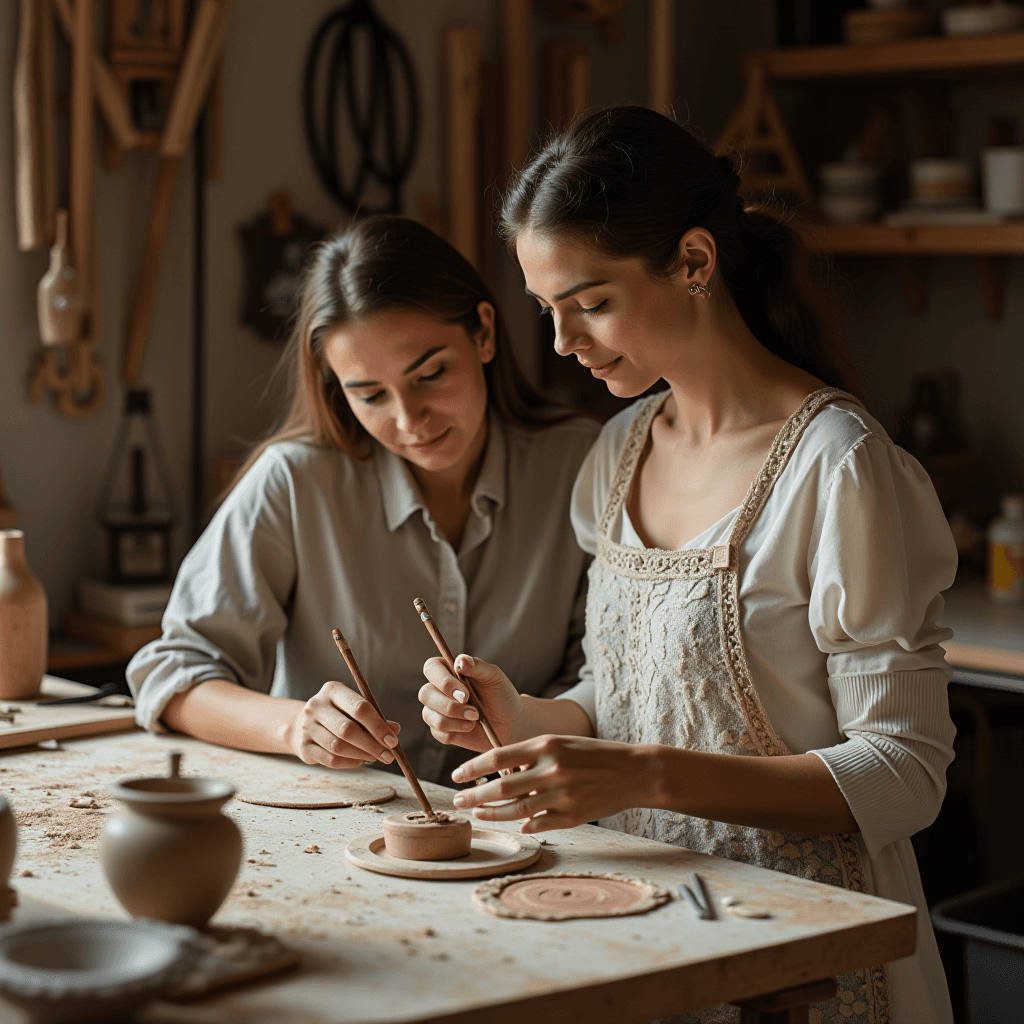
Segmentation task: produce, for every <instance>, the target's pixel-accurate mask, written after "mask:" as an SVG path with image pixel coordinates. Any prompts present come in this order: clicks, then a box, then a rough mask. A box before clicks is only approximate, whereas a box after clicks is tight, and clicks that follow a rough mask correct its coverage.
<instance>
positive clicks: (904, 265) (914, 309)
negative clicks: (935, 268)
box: [900, 256, 929, 316]
mask: <svg viewBox="0 0 1024 1024" xmlns="http://www.w3.org/2000/svg"><path fill="white" fill-rule="evenodd" d="M928 270H929V260H928V257H927V256H902V257H901V258H900V284H901V285H902V286H903V301H904V302H905V303H906V304H907V310H908V311H909V312H910V313H913V315H914V316H920V315H921V314H922V313H923V312H924V307H925V305H926V303H927V300H928Z"/></svg>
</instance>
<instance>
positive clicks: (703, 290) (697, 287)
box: [690, 281, 711, 299]
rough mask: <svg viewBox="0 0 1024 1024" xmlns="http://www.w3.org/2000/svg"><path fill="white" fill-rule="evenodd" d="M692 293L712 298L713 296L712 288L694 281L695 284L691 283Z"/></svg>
mask: <svg viewBox="0 0 1024 1024" xmlns="http://www.w3.org/2000/svg"><path fill="white" fill-rule="evenodd" d="M690 294H691V295H703V296H704V297H705V298H706V299H710V298H711V289H710V288H708V287H707V286H705V285H702V284H697V282H696V281H694V282H693V284H691V285H690Z"/></svg>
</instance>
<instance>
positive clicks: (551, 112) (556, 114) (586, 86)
mask: <svg viewBox="0 0 1024 1024" xmlns="http://www.w3.org/2000/svg"><path fill="white" fill-rule="evenodd" d="M543 83H544V120H545V121H546V122H547V123H548V124H549V125H550V126H551V127H552V128H555V129H558V128H563V127H565V125H567V124H568V123H569V122H570V121H571V120H572V119H573V118H574V117H575V116H576V115H577V114H578V113H580V111H582V110H585V109H586V106H587V102H588V96H589V91H590V59H589V58H588V56H587V44H586V42H585V41H584V40H582V39H569V38H565V39H552V40H551V41H550V42H548V43H546V44H545V46H544V51H543Z"/></svg>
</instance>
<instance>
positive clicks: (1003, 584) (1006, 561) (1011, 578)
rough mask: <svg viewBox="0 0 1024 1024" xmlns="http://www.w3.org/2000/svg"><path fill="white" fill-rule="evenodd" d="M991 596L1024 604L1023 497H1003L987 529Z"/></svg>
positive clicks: (1018, 495) (1019, 495) (995, 598)
mask: <svg viewBox="0 0 1024 1024" xmlns="http://www.w3.org/2000/svg"><path fill="white" fill-rule="evenodd" d="M988 593H989V597H991V598H992V599H993V600H994V601H1003V602H1006V603H1008V604H1024V494H1004V495H1003V499H1002V501H1001V502H1000V512H999V515H998V516H997V517H996V518H995V519H993V520H992V522H991V524H990V525H989V528H988Z"/></svg>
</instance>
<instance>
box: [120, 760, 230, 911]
mask: <svg viewBox="0 0 1024 1024" xmlns="http://www.w3.org/2000/svg"><path fill="white" fill-rule="evenodd" d="M234 792H235V790H234V787H233V786H232V785H231V784H230V783H229V782H224V781H223V780H221V779H200V778H152V779H129V780H128V781H126V782H120V783H117V784H116V785H113V786H111V787H110V793H111V795H112V796H113V797H114V798H115V799H117V800H120V801H121V803H123V804H124V805H125V807H124V810H123V811H122V812H121V813H120V814H118V815H117V816H116V817H115V818H111V819H110V821H108V822H107V824H106V826H105V827H104V829H103V833H102V835H101V836H100V860H101V862H102V863H103V870H104V871H105V872H106V875H107V881H108V882H109V883H110V888H111V889H113V890H114V895H115V896H117V898H118V900H119V901H120V903H121V906H123V907H124V908H125V910H127V911H128V913H129V914H131V915H132V917H152V918H156V919H157V920H160V921H170V922H171V923H172V924H189V925H192V926H193V927H195V928H202V927H203V925H205V924H206V922H207V921H209V920H210V918H211V917H213V915H214V914H215V913H216V911H217V908H218V907H219V906H220V905H221V903H223V902H224V898H225V897H226V896H227V894H228V892H229V890H230V889H231V885H232V883H233V882H234V880H235V875H237V874H238V866H239V864H241V861H242V835H241V833H240V832H239V831H238V826H237V825H236V824H235V823H234V821H232V820H231V818H228V817H225V816H224V815H223V814H221V813H220V809H221V807H222V806H223V805H224V803H225V802H226V801H227V800H230V799H231V797H232V796H233V795H234Z"/></svg>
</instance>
